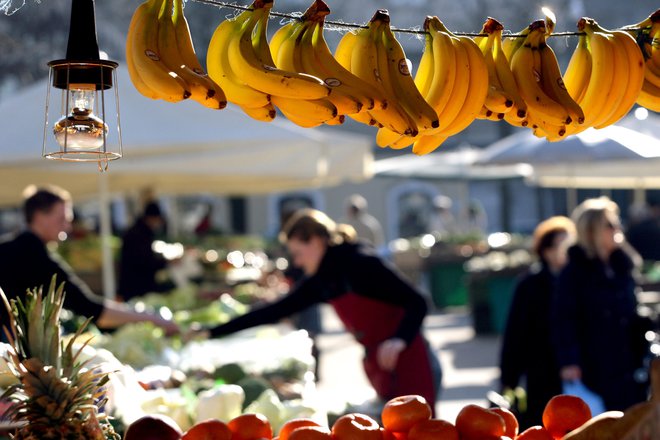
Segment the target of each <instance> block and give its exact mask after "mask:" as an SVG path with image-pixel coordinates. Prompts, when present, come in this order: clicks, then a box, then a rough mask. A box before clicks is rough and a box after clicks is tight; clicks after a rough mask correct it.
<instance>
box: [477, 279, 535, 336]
mask: <svg viewBox="0 0 660 440" xmlns="http://www.w3.org/2000/svg"><path fill="white" fill-rule="evenodd" d="M522 270H523V269H515V270H505V271H480V272H476V273H472V274H470V279H469V298H470V308H471V313H472V319H473V328H474V331H475V333H476V334H484V335H492V334H502V333H503V332H504V329H505V328H506V321H507V318H508V316H509V308H510V307H511V300H512V299H513V292H514V290H515V288H516V283H517V282H518V276H519V274H520V273H521V271H522Z"/></svg>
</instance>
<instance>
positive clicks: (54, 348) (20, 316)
mask: <svg viewBox="0 0 660 440" xmlns="http://www.w3.org/2000/svg"><path fill="white" fill-rule="evenodd" d="M0 296H1V297H2V300H3V301H4V304H5V307H7V309H8V310H9V316H10V319H9V328H4V331H5V333H6V334H7V337H8V339H9V344H10V346H11V348H10V349H9V350H8V359H7V363H8V364H9V366H10V368H11V370H12V372H13V374H14V375H15V376H16V378H17V379H18V380H19V382H18V383H16V384H15V385H13V386H11V387H9V388H8V389H7V391H6V392H5V395H4V396H3V397H7V398H9V399H10V400H11V401H12V402H13V406H12V408H11V409H10V411H9V417H10V419H11V420H12V421H14V422H17V423H18V424H20V426H21V427H20V428H18V429H17V431H16V433H15V435H14V437H13V438H14V439H15V440H33V439H34V440H36V439H41V440H45V439H54V440H108V439H113V440H119V436H118V435H117V434H116V433H115V432H114V430H113V428H112V426H111V425H110V423H109V422H108V420H107V418H106V417H105V415H104V414H99V412H98V408H99V407H101V406H103V404H104V403H105V396H104V384H105V383H106V382H107V381H108V377H107V375H105V374H100V373H97V372H95V371H94V370H93V369H92V368H89V367H88V366H87V365H86V363H81V362H79V361H78V360H77V357H78V354H79V353H80V350H74V349H73V344H74V341H75V339H76V337H77V336H79V335H80V334H81V333H82V331H83V330H84V327H85V326H82V327H81V328H80V330H79V331H78V332H77V333H76V335H75V336H74V337H73V338H71V340H70V341H69V343H68V344H67V345H66V346H65V345H64V344H63V342H62V341H61V340H60V326H59V317H60V312H61V310H62V304H63V301H64V283H62V284H60V285H59V287H57V288H56V279H55V277H53V279H52V280H51V284H50V287H49V289H48V293H47V294H46V295H45V296H44V295H43V288H39V289H34V290H33V291H28V292H27V295H26V297H25V298H23V299H21V298H17V299H15V300H11V303H10V302H9V301H8V300H7V297H6V296H5V294H4V292H3V291H2V289H0ZM88 322H89V321H88ZM86 324H87V323H85V325H86Z"/></svg>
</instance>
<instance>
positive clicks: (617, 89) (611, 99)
mask: <svg viewBox="0 0 660 440" xmlns="http://www.w3.org/2000/svg"><path fill="white" fill-rule="evenodd" d="M600 32H602V30H601V31H600ZM603 34H605V37H606V38H607V43H608V45H609V46H610V50H611V51H612V55H613V59H614V63H613V64H612V67H611V68H612V84H611V86H610V89H609V90H608V91H606V93H607V97H606V99H605V103H604V104H603V107H602V109H601V111H600V112H599V113H598V117H597V118H596V119H595V120H594V121H593V122H592V126H593V127H600V126H601V124H602V123H604V122H605V121H606V120H607V119H608V118H609V117H610V116H611V114H612V113H613V112H614V111H615V110H616V106H617V105H618V104H619V103H620V102H621V99H622V98H623V95H624V93H625V91H626V85H627V84H628V81H629V76H630V75H629V70H630V69H629V66H628V55H627V54H626V51H625V49H624V48H623V46H621V45H620V44H616V43H615V41H614V37H613V36H612V35H611V34H610V33H607V32H603ZM640 88H641V87H640Z"/></svg>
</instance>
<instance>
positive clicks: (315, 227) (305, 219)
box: [279, 208, 357, 244]
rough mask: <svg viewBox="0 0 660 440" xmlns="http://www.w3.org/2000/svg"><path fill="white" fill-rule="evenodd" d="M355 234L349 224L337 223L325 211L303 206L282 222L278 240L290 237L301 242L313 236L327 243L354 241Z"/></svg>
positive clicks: (285, 240)
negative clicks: (303, 207)
mask: <svg viewBox="0 0 660 440" xmlns="http://www.w3.org/2000/svg"><path fill="white" fill-rule="evenodd" d="M356 236H357V234H356V233H355V229H353V227H352V226H350V225H344V224H337V223H335V222H334V221H333V220H332V219H331V218H330V217H328V216H327V215H326V214H325V213H323V212H321V211H318V210H316V209H311V208H305V209H300V210H298V211H296V212H295V213H293V214H292V215H291V217H289V219H288V220H287V221H286V223H284V226H283V227H282V231H281V232H280V236H279V239H280V242H282V243H286V242H287V241H289V240H290V239H292V238H295V239H298V240H300V241H303V242H305V243H306V242H308V241H310V240H311V239H312V238H313V237H320V238H323V239H325V240H327V241H328V243H329V244H339V243H342V242H351V241H355V239H356Z"/></svg>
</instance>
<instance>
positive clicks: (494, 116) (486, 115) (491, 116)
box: [477, 106, 504, 121]
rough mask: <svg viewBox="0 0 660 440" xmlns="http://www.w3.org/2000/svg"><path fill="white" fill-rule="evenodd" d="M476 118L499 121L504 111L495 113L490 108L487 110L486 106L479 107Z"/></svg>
mask: <svg viewBox="0 0 660 440" xmlns="http://www.w3.org/2000/svg"><path fill="white" fill-rule="evenodd" d="M477 119H487V120H489V121H501V120H502V119H504V113H495V112H493V111H492V110H488V108H486V106H483V107H481V110H479V115H478V116H477Z"/></svg>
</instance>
